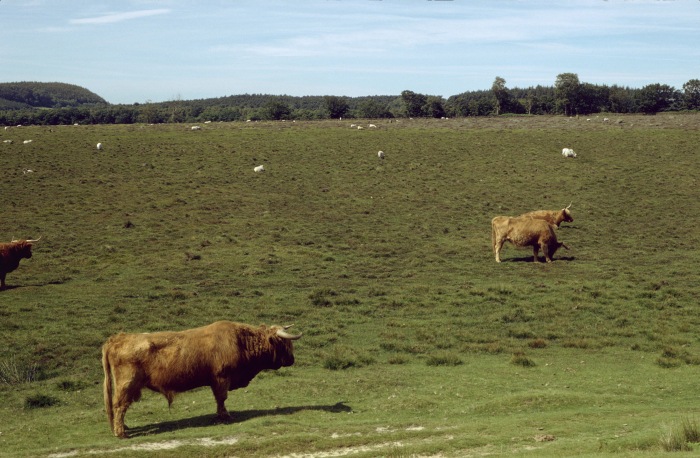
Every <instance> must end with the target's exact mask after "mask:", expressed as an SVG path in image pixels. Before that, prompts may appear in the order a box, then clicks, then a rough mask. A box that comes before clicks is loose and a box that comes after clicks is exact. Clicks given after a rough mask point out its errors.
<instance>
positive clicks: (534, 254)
mask: <svg viewBox="0 0 700 458" xmlns="http://www.w3.org/2000/svg"><path fill="white" fill-rule="evenodd" d="M542 251H544V249H543V250H542ZM539 252H540V247H539V245H533V246H532V262H540V258H538V257H537V255H538V254H539ZM545 256H546V255H545Z"/></svg>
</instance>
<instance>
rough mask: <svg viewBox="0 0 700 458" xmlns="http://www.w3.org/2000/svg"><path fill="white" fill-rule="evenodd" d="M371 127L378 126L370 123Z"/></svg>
mask: <svg viewBox="0 0 700 458" xmlns="http://www.w3.org/2000/svg"><path fill="white" fill-rule="evenodd" d="M369 127H375V128H376V127H377V126H375V125H374V124H370V125H369Z"/></svg>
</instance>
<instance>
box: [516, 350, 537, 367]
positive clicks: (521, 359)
mask: <svg viewBox="0 0 700 458" xmlns="http://www.w3.org/2000/svg"><path fill="white" fill-rule="evenodd" d="M510 362H511V364H515V365H516V366H523V367H534V366H536V364H535V362H534V361H533V360H531V359H530V358H528V357H527V356H526V355H525V353H522V352H517V353H514V354H513V357H512V358H511V359H510Z"/></svg>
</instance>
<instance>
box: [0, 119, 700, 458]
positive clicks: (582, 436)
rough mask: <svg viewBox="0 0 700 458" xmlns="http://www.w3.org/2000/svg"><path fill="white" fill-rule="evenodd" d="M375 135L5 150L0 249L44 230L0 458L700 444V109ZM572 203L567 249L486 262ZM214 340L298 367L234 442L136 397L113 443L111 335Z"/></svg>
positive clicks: (255, 130) (61, 143)
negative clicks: (275, 341) (106, 357)
mask: <svg viewBox="0 0 700 458" xmlns="http://www.w3.org/2000/svg"><path fill="white" fill-rule="evenodd" d="M373 122H374V124H377V126H378V127H377V128H376V129H375V128H372V129H370V128H368V127H367V126H366V124H368V121H362V122H360V124H362V125H364V126H365V129H363V130H357V129H351V128H350V123H349V122H345V121H343V122H340V121H323V122H295V123H292V122H286V123H284V122H278V123H220V124H202V125H201V126H202V129H201V130H200V131H192V130H191V129H190V125H154V126H149V125H129V126H56V127H21V128H11V129H9V130H0V140H13V143H0V168H1V169H2V170H3V178H2V180H0V193H1V195H2V197H3V203H2V209H3V212H2V217H1V218H0V234H2V237H1V239H2V241H9V240H10V239H12V238H38V237H40V236H41V240H40V241H39V242H38V243H36V244H35V247H34V257H33V258H32V259H29V260H23V261H22V263H21V265H20V267H19V269H18V270H16V271H15V272H13V273H10V274H9V275H8V277H7V283H8V286H9V288H8V289H7V290H5V291H0V399H1V401H2V402H0V456H20V457H22V456H32V457H34V456H51V457H52V458H61V457H67V456H91V455H95V454H107V453H112V454H114V453H116V454H118V455H119V456H197V457H199V456H212V457H214V456H227V457H230V456H279V457H282V456H288V457H302V456H303V457H310V458H320V457H327V456H360V457H374V456H390V457H399V456H484V455H494V456H502V455H508V456H510V455H515V456H574V455H575V456H606V455H616V456H618V455H621V456H656V455H658V454H659V453H660V452H662V451H664V450H681V451H682V450H687V453H688V454H692V451H690V450H692V449H693V448H694V449H695V450H696V451H697V450H700V444H698V442H699V441H700V438H699V437H697V436H696V435H695V434H694V433H697V432H698V427H697V425H696V420H697V419H698V417H699V414H700V404H698V388H697V383H698V382H697V381H698V376H699V375H700V340H699V336H700V313H698V312H699V311H700V310H699V308H700V307H699V306H700V304H699V298H700V268H698V263H699V262H700V250H698V245H699V242H700V230H698V225H697V222H698V217H697V215H698V214H700V203H699V200H700V199H699V197H700V193H699V192H698V182H697V180H698V176H699V171H700V170H699V169H700V167H699V166H698V163H699V162H698V161H699V160H700V147H699V146H698V145H700V114H674V115H658V116H648V117H644V116H629V117H620V116H610V121H607V122H605V121H603V117H602V116H601V117H592V118H591V119H590V120H587V119H586V118H565V117H501V118H483V119H481V118H480V119H450V120H401V121H398V122H391V123H389V122H385V121H380V122H376V121H373ZM24 140H32V142H31V143H29V144H24V143H23V141H24ZM98 142H102V143H103V144H104V150H103V151H100V152H98V151H97V150H96V148H95V145H96V144H97V143H98ZM563 147H570V148H573V149H574V150H575V151H576V153H577V154H578V157H577V158H576V159H565V158H563V157H562V156H561V149H562V148H563ZM379 150H382V151H384V152H385V153H386V158H385V159H384V160H379V159H378V158H377V151H379ZM259 164H264V165H265V168H266V170H267V171H266V172H265V173H254V172H253V167H254V166H256V165H259ZM28 169H31V170H32V172H28V173H25V172H26V170H28ZM569 203H573V204H572V207H571V210H572V213H573V217H574V219H575V221H574V222H573V223H564V224H563V225H562V227H561V228H560V229H559V230H558V231H557V236H558V238H559V240H560V241H564V242H565V243H567V245H569V246H570V247H571V250H570V251H566V250H563V249H562V250H560V251H558V252H557V253H556V254H555V256H554V259H555V262H553V263H551V264H545V263H538V264H535V263H533V262H531V260H532V251H531V250H530V249H515V248H514V247H513V246H512V245H508V244H507V245H506V246H505V247H504V250H503V251H502V253H501V258H502V260H503V261H504V262H502V263H501V264H497V263H496V262H495V260H494V256H493V253H492V250H491V228H490V221H491V218H493V217H494V216H496V215H511V216H515V215H518V214H520V213H523V212H526V211H530V210H535V209H542V208H545V209H561V208H563V207H565V206H567V205H568V204H569ZM219 319H230V320H234V321H242V322H248V323H252V324H259V323H266V324H290V323H294V324H295V327H294V328H293V329H294V330H295V331H297V332H303V333H304V337H303V338H302V339H301V340H299V341H298V342H297V343H295V355H296V359H297V362H296V364H295V365H294V366H293V367H291V368H288V369H283V370H280V371H277V372H269V373H263V374H261V375H259V376H258V377H257V378H256V379H254V380H253V381H252V382H251V384H250V386H249V387H248V388H246V389H244V390H238V391H234V392H232V393H231V394H230V397H229V401H228V403H227V405H228V407H229V410H230V411H231V412H232V414H233V415H234V417H235V418H236V421H235V422H234V423H231V424H219V423H216V422H214V413H215V404H214V400H213V397H212V395H211V392H210V391H209V390H208V389H200V390H196V391H193V392H189V393H185V394H182V395H180V396H179V397H178V398H176V400H175V403H174V404H173V406H172V408H170V409H168V405H167V402H166V400H165V399H164V398H163V397H162V396H160V395H155V394H153V393H149V392H145V393H144V398H143V399H142V401H141V402H139V403H136V404H134V405H133V406H132V407H131V408H130V410H129V411H128V413H127V416H126V420H127V424H128V425H129V426H130V427H131V430H130V432H131V434H132V436H133V438H132V439H129V440H126V441H125V440H119V439H116V438H114V437H112V436H111V433H110V431H109V427H108V424H107V420H106V416H105V413H104V408H103V404H102V394H101V383H102V369H101V365H100V347H101V345H102V343H103V342H104V341H105V340H106V338H107V337H108V336H109V335H111V334H113V333H116V332H120V331H126V332H148V331H157V330H178V329H184V328H189V327H195V326H200V325H204V324H207V323H210V322H212V321H215V320H219ZM678 455H679V456H680V455H682V453H679V454H678Z"/></svg>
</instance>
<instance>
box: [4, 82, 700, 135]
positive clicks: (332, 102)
mask: <svg viewBox="0 0 700 458" xmlns="http://www.w3.org/2000/svg"><path fill="white" fill-rule="evenodd" d="M699 109H700V80H698V79H691V80H689V81H688V82H687V83H685V84H684V85H683V88H682V90H679V89H676V88H674V87H671V86H668V85H665V84H650V85H647V86H644V87H643V88H641V89H635V88H629V87H622V86H615V85H614V86H607V85H595V84H590V83H585V82H580V81H579V78H578V75H577V74H575V73H562V74H560V75H558V76H557V78H556V81H555V83H554V86H536V87H529V88H524V89H523V88H510V89H509V88H508V87H507V86H506V81H505V79H503V78H501V77H496V78H495V80H494V82H493V85H492V87H491V89H490V90H480V91H469V92H464V93H462V94H458V95H453V96H451V97H449V98H447V99H445V98H444V97H442V96H435V95H427V94H420V93H416V92H413V91H410V90H405V91H403V92H402V93H401V94H400V95H398V96H366V97H341V96H305V97H293V96H287V95H266V94H244V95H232V96H227V97H219V98H211V99H201V100H171V101H167V102H158V103H152V102H145V103H135V104H133V105H123V104H118V105H113V104H108V103H106V102H104V101H102V102H100V101H94V100H91V101H89V102H85V103H79V104H76V105H74V106H67V107H66V106H59V107H54V108H41V109H40V108H26V107H21V108H17V109H4V110H0V125H18V124H22V125H29V124H39V125H58V124H75V123H80V124H133V123H152V124H156V123H182V122H204V121H213V122H215V121H246V120H252V121H255V120H316V119H339V118H369V119H382V118H406V117H409V118H443V117H467V116H494V115H504V114H515V115H542V114H549V115H552V114H561V115H566V116H576V115H589V114H593V113H644V114H655V113H659V112H664V111H683V110H699Z"/></svg>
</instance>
